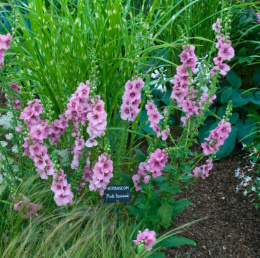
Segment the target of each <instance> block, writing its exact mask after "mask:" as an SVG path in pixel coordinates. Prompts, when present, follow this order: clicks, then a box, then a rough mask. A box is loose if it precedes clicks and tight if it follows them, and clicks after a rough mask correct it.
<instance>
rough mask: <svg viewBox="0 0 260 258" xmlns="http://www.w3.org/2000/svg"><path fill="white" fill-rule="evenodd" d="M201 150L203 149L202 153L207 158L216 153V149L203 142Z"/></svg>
mask: <svg viewBox="0 0 260 258" xmlns="http://www.w3.org/2000/svg"><path fill="white" fill-rule="evenodd" d="M201 146H202V148H203V153H204V154H205V155H206V156H208V155H210V154H212V153H215V152H216V149H215V148H214V147H212V146H210V145H209V144H208V143H206V142H204V143H202V144H201Z"/></svg>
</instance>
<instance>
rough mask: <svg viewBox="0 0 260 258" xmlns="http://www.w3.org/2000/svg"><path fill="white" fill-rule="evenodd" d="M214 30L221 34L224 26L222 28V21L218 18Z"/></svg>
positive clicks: (213, 26)
mask: <svg viewBox="0 0 260 258" xmlns="http://www.w3.org/2000/svg"><path fill="white" fill-rule="evenodd" d="M212 28H213V30H214V31H215V32H216V33H220V31H221V28H222V26H221V20H220V19H219V18H217V21H216V23H214V24H213V25H212Z"/></svg>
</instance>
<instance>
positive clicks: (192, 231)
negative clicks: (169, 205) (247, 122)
mask: <svg viewBox="0 0 260 258" xmlns="http://www.w3.org/2000/svg"><path fill="white" fill-rule="evenodd" d="M244 157H245V153H244V152H243V151H242V150H241V147H240V145H238V146H237V148H236V149H235V151H234V152H233V153H232V154H231V155H230V156H228V157H226V158H224V159H222V160H220V161H215V162H214V167H213V170H212V171H211V174H210V176H209V177H208V178H206V179H205V180H203V179H200V180H199V182H196V183H195V184H194V185H193V187H191V188H189V189H187V190H185V191H184V192H183V193H182V194H181V195H179V196H178V197H179V198H187V199H188V200H190V201H192V202H193V203H194V205H193V206H187V208H186V209H185V211H184V212H183V213H181V215H180V216H178V217H177V218H176V219H175V224H174V228H175V227H178V226H182V225H183V224H185V223H187V222H191V221H194V220H197V219H201V218H204V219H203V220H201V221H199V222H197V223H195V224H193V225H191V226H190V227H187V228H186V229H184V231H185V232H184V233H183V234H182V236H184V237H187V238H190V239H192V240H194V241H195V242H196V243H197V246H194V247H191V246H182V247H179V248H177V249H176V248H173V249H167V250H165V254H167V255H166V257H169V258H170V257H174V256H175V255H179V256H180V257H189V255H190V257H241V258H242V257H243V258H244V257H259V256H260V243H259V239H260V232H259V222H260V214H259V210H256V209H255V208H254V207H253V206H252V205H251V204H250V201H249V200H250V196H243V193H242V192H239V193H236V186H237V185H238V184H239V183H240V182H239V180H238V179H236V178H235V176H234V175H235V169H236V168H238V167H244V166H245V165H246V164H247V159H246V158H244Z"/></svg>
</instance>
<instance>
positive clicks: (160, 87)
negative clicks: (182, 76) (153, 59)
mask: <svg viewBox="0 0 260 258" xmlns="http://www.w3.org/2000/svg"><path fill="white" fill-rule="evenodd" d="M157 90H159V91H161V92H162V93H164V92H166V91H167V88H166V87H165V86H164V85H162V84H160V85H159V86H158V87H157Z"/></svg>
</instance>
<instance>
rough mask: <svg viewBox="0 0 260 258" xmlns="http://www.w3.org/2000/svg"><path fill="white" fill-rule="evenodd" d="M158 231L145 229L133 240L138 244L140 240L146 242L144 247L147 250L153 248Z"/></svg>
mask: <svg viewBox="0 0 260 258" xmlns="http://www.w3.org/2000/svg"><path fill="white" fill-rule="evenodd" d="M155 236H156V233H155V231H149V229H148V228H147V229H145V230H144V231H143V232H141V231H139V233H138V235H137V239H136V240H133V242H134V243H135V244H136V245H138V244H139V243H140V242H144V248H145V249H146V250H147V251H150V250H152V245H153V244H154V243H155V242H156V238H155Z"/></svg>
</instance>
